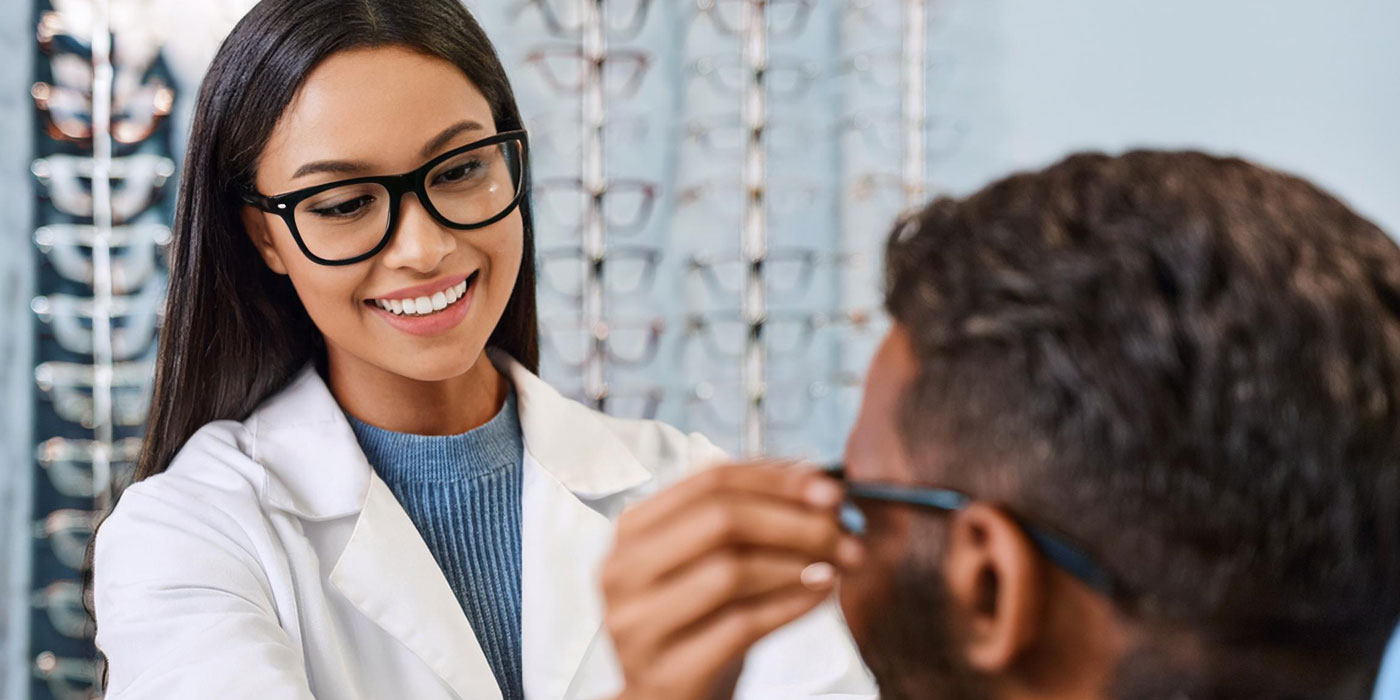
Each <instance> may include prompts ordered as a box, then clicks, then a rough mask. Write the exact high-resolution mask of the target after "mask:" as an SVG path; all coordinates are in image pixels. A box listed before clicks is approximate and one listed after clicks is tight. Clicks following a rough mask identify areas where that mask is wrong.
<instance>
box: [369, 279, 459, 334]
mask: <svg viewBox="0 0 1400 700" xmlns="http://www.w3.org/2000/svg"><path fill="white" fill-rule="evenodd" d="M479 274H480V271H478V272H473V273H472V274H471V275H470V276H469V277H467V278H466V279H465V280H463V281H462V282H460V283H458V284H457V285H456V286H455V287H449V288H448V291H446V292H441V291H440V292H435V293H434V294H432V295H431V296H418V297H414V298H410V299H403V300H399V299H392V300H388V301H385V300H380V299H368V300H366V301H365V304H366V305H367V306H369V307H370V308H371V309H372V310H373V311H374V312H375V313H377V314H378V315H379V316H380V318H383V319H384V320H385V321H387V322H388V323H389V325H391V326H393V327H394V328H396V329H398V330H401V331H403V332H405V333H408V334H411V335H422V336H428V335H437V334H439V333H442V332H444V331H447V330H450V329H452V328H455V327H456V326H457V324H459V323H461V322H462V319H463V318H466V315H467V311H469V310H470V308H471V303H472V299H473V298H474V297H475V296H476V294H475V292H476V282H477V277H478V275H479ZM457 289H461V290H462V291H461V294H460V295H455V294H454V291H455V290H457ZM396 303H397V305H398V306H399V307H400V310H399V311H398V312H395V311H394V310H393V307H394V305H395V304H396ZM410 304H411V305H412V309H411V310H410V309H409V305H410ZM384 305H387V306H389V307H390V308H387V309H386V308H384ZM419 308H424V309H426V310H427V313H424V314H419V312H418V309H419Z"/></svg>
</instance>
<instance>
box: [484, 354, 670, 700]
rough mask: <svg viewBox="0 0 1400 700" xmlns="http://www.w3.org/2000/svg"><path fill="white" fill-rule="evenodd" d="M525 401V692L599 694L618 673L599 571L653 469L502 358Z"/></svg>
mask: <svg viewBox="0 0 1400 700" xmlns="http://www.w3.org/2000/svg"><path fill="white" fill-rule="evenodd" d="M493 359H494V360H495V361H496V364H497V366H499V367H501V369H502V370H504V371H506V372H507V373H508V374H509V376H510V378H511V382H512V384H514V386H515V392H516V396H517V398H518V401H519V404H518V405H519V409H520V426H521V431H522V433H523V434H524V440H525V453H526V454H525V464H524V479H523V491H522V529H521V544H522V565H523V566H522V581H521V593H522V601H521V603H522V611H523V612H522V619H521V627H522V636H523V639H524V659H523V664H524V676H525V696H526V697H528V698H530V700H559V699H561V698H565V697H569V698H573V697H580V696H592V694H593V692H594V691H596V690H598V689H600V688H601V689H607V688H608V687H609V686H610V685H611V684H612V683H614V682H615V681H616V679H617V670H616V663H615V660H614V657H613V656H612V654H611V647H609V648H608V650H607V653H598V652H596V651H594V647H595V645H596V644H597V643H598V642H599V641H605V640H600V634H601V633H602V621H603V601H602V596H601V593H600V591H599V574H600V569H601V567H602V564H603V561H604V559H605V558H606V557H607V555H608V553H609V552H610V551H611V549H612V545H613V534H614V530H615V527H614V523H613V517H614V516H615V515H616V511H617V510H618V508H619V504H620V503H621V501H622V500H624V499H625V494H626V493H627V492H628V491H631V490H633V489H636V488H638V487H640V486H642V485H643V484H646V483H648V482H650V481H651V480H652V478H653V476H652V473H651V471H650V470H648V469H646V468H645V467H643V466H642V465H641V463H640V462H638V461H637V458H636V457H635V456H634V455H633V454H632V452H631V451H630V450H629V449H627V447H626V446H625V445H624V444H623V443H622V441H621V440H620V439H619V438H618V437H617V435H616V433H615V432H614V430H613V428H612V426H610V425H608V424H607V422H606V421H607V420H608V419H606V418H604V417H603V416H602V415H601V414H599V413H597V412H596V411H593V410H592V409H589V408H587V407H585V406H583V405H581V404H579V403H577V402H575V401H572V400H569V399H567V398H565V397H563V396H561V395H560V394H559V393H558V392H557V391H556V390H555V389H554V388H553V387H551V386H549V385H548V384H545V383H544V382H543V381H541V380H540V379H539V378H538V377H536V376H535V375H534V374H532V373H531V372H529V371H528V370H526V369H524V368H523V367H521V366H520V365H519V364H518V363H516V362H515V361H514V360H511V359H510V358H508V357H504V356H502V355H499V354H498V355H494V356H493Z"/></svg>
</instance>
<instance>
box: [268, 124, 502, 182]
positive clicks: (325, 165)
mask: <svg viewBox="0 0 1400 700" xmlns="http://www.w3.org/2000/svg"><path fill="white" fill-rule="evenodd" d="M484 128H485V127H483V126H482V125H481V124H480V123H478V122H474V121H472V120H470V119H468V120H464V121H460V122H457V123H456V124H453V125H452V126H449V127H447V128H446V129H443V130H442V131H441V132H440V133H439V134H438V135H437V136H434V137H433V138H432V140H431V141H429V142H428V144H427V145H426V146H424V147H423V150H422V152H421V153H420V154H419V155H421V156H422V157H424V158H429V157H431V156H432V155H433V154H434V153H436V152H437V151H440V150H442V147H443V146H446V145H447V144H448V143H449V142H451V141H452V139H454V138H456V137H457V136H458V135H459V134H462V133H466V132H469V131H481V130H482V129H484ZM371 167H372V166H371V165H370V164H369V163H366V162H364V161H352V160H318V161H313V162H310V163H307V164H305V165H303V166H301V167H300V168H297V171H296V172H295V173H292V178H291V179H293V180H295V179H297V178H300V177H306V176H307V175H315V174H318V173H333V174H337V175H356V174H359V173H363V172H365V171H367V170H370V169H371Z"/></svg>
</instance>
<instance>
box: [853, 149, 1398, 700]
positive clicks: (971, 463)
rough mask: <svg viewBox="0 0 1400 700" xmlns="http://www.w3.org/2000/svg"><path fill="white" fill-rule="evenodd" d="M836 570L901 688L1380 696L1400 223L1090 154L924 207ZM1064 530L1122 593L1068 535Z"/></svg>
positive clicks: (1277, 182) (1225, 177) (890, 270)
mask: <svg viewBox="0 0 1400 700" xmlns="http://www.w3.org/2000/svg"><path fill="white" fill-rule="evenodd" d="M887 257H888V260H887V289H886V292H887V305H888V308H889V311H890V313H891V315H892V316H893V317H894V320H895V328H894V330H893V331H892V332H891V334H890V336H889V337H888V338H887V339H886V341H885V343H884V345H883V346H882V347H881V349H880V351H879V354H878V356H877V357H876V360H875V362H874V363H872V366H871V373H870V376H869V378H868V384H867V391H866V396H865V401H864V404H863V406H862V408H861V415H860V418H859V419H858V422H857V425H856V428H855V430H854V431H853V433H852V435H851V440H850V444H849V447H848V454H847V472H848V476H849V477H850V478H852V479H855V480H876V481H885V482H896V483H900V484H916V485H923V486H936V487H945V488H952V489H957V490H960V491H963V492H965V493H967V494H969V495H970V496H971V497H972V499H973V502H972V504H971V505H970V506H968V507H966V508H964V509H962V510H958V511H956V512H952V513H939V512H937V511H931V510H927V509H919V508H917V507H914V506H906V505H898V504H879V503H873V502H871V503H864V504H861V505H862V506H863V510H864V511H865V513H866V515H867V518H868V521H869V529H868V538H869V544H870V549H871V560H872V566H871V567H870V568H869V569H868V570H867V571H866V572H864V573H862V574H860V575H857V576H855V577H852V578H849V579H848V580H847V581H845V582H844V583H843V591H842V598H843V604H844V607H845V608H846V612H847V615H848V618H849V619H850V622H851V626H852V630H853V631H854V632H855V634H856V636H857V640H858V641H859V642H860V644H861V647H862V651H863V652H864V654H865V656H866V659H867V661H868V662H869V663H870V665H871V667H872V669H873V670H874V671H875V672H876V675H877V677H878V678H879V680H880V682H881V686H882V690H883V691H884V692H885V694H886V696H887V697H890V698H904V697H939V698H944V699H957V698H962V697H990V698H1030V697H1044V698H1054V697H1119V698H1134V699H1137V698H1162V699H1163V700H1168V699H1175V698H1190V699H1191V700H1200V699H1203V698H1209V699H1216V698H1221V699H1223V698H1230V699H1231V700H1244V699H1248V698H1256V697H1257V698H1282V697H1288V698H1363V697H1368V692H1369V688H1370V685H1371V683H1372V682H1373V680H1374V676H1375V671H1376V668H1377V666H1378V665H1379V661H1380V656H1381V654H1382V652H1383V650H1384V645H1385V642H1386V640H1387V639H1388V636H1389V633H1390V632H1391V631H1392V630H1393V629H1394V627H1395V624H1396V622H1397V617H1400V248H1397V247H1396V246H1395V244H1394V243H1392V242H1391V241H1390V239H1388V238H1387V237H1386V236H1385V234H1384V233H1383V232H1381V231H1380V230H1379V229H1378V228H1376V227H1375V226H1374V225H1372V224H1370V223H1369V222H1367V221H1366V220H1364V219H1362V218H1361V217H1359V216H1357V215H1356V214H1354V213H1352V212H1351V211H1350V210H1348V209H1347V208H1346V207H1345V206H1344V205H1343V204H1341V203H1340V202H1338V201H1337V200H1336V199H1334V198H1332V197H1330V196H1328V195H1326V194H1324V193H1322V192H1320V191H1319V190H1317V189H1316V188H1314V187H1313V186H1311V185H1309V184H1308V183H1306V182H1304V181H1302V180H1299V179H1297V178H1294V177H1290V176H1287V175H1283V174H1280V173H1277V172H1273V171H1269V170H1266V169H1263V168H1259V167H1257V166H1254V165H1251V164H1249V163H1246V162H1244V161H1240V160H1234V159H1220V158H1214V157H1210V156H1206V155H1203V154H1199V153H1162V152H1134V153H1129V154H1126V155H1123V156H1120V157H1116V158H1110V157H1106V156H1102V155H1079V156H1074V157H1071V158H1069V159H1067V160H1065V161H1063V162H1061V163H1058V164H1056V165H1054V166H1052V167H1050V168H1048V169H1046V170H1044V171H1041V172H1037V173H1029V174H1020V175H1015V176H1012V177H1010V178H1007V179H1005V180H1002V181H1000V182H997V183H995V184H993V185H991V186H989V187H987V188H986V189H984V190H982V191H981V192H979V193H977V194H975V195H972V196H971V197H968V198H966V199H963V200H954V199H939V200H937V201H935V202H933V203H932V204H931V205H929V206H928V207H927V208H926V209H924V210H923V211H922V212H920V213H918V214H916V215H914V216H912V217H910V218H909V219H907V220H906V221H903V222H901V223H900V224H899V225H898V226H897V227H896V230H895V232H894V233H893V234H892V236H891V240H890V243H889V247H888V251H887ZM1045 530H1049V531H1052V532H1055V533H1058V535H1060V536H1062V539H1064V540H1066V541H1068V542H1071V543H1073V545H1074V546H1076V547H1078V548H1079V549H1081V550H1082V551H1084V552H1085V553H1087V554H1088V555H1090V556H1091V557H1092V559H1093V560H1094V561H1095V563H1096V564H1097V565H1098V566H1099V567H1101V568H1102V569H1105V570H1107V571H1108V572H1111V574H1112V575H1113V576H1114V578H1115V579H1116V581H1117V584H1118V589H1117V590H1116V591H1114V592H1112V593H1104V592H1101V591H1099V590H1096V589H1094V588H1092V587H1090V586H1087V585H1085V584H1084V583H1083V582H1082V581H1080V580H1079V579H1077V578H1075V577H1074V576H1072V575H1071V574H1070V573H1069V572H1068V571H1067V570H1066V569H1063V568H1061V567H1058V566H1056V565H1054V564H1052V563H1050V561H1049V560H1048V559H1047V558H1046V556H1045V550H1044V548H1043V546H1044V545H1043V544H1040V543H1038V542H1037V540H1036V539H1035V538H1033V537H1032V536H1031V534H1030V533H1031V532H1032V531H1036V532H1043V531H1045Z"/></svg>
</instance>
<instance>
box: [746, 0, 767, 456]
mask: <svg viewBox="0 0 1400 700" xmlns="http://www.w3.org/2000/svg"><path fill="white" fill-rule="evenodd" d="M766 5H767V3H766V2H765V0H750V1H749V2H746V3H744V21H743V25H742V27H743V29H742V40H743V42H744V56H743V60H744V91H743V100H744V104H743V110H742V118H743V120H744V127H745V132H746V136H745V139H746V140H745V144H744V166H743V178H744V191H745V192H746V193H747V198H746V200H745V202H744V218H743V224H742V226H743V229H742V231H741V233H740V242H739V244H740V250H741V252H742V255H743V256H744V259H745V260H746V261H747V263H748V267H747V269H746V271H745V276H744V291H743V294H744V296H743V301H742V308H741V313H742V314H743V318H744V322H745V323H746V324H747V327H748V334H747V337H746V338H745V340H744V359H743V362H744V365H743V368H742V373H741V375H740V377H741V382H742V386H743V396H744V419H743V428H742V429H743V435H742V436H741V440H740V445H741V447H742V449H743V452H744V455H745V456H749V457H754V456H758V455H761V454H762V453H763V451H764V449H765V448H766V447H767V444H766V443H767V435H766V434H765V432H766V425H765V421H764V396H765V394H766V391H767V387H766V383H767V374H768V367H767V365H768V357H767V351H766V348H765V346H764V342H763V327H764V323H765V322H766V320H767V316H768V300H767V292H766V290H765V285H764V278H763V274H764V273H763V264H764V261H765V259H766V258H767V255H768V231H767V223H768V222H767V220H766V207H765V197H766V194H767V191H766V178H767V161H766V155H765V154H764V148H763V146H764V143H763V140H764V130H765V128H766V127H767V125H768V104H767V100H766V96H765V94H764V82H763V81H764V74H765V73H766V71H767V68H768V29H767V28H768V22H767V18H766V15H767V7H766Z"/></svg>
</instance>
